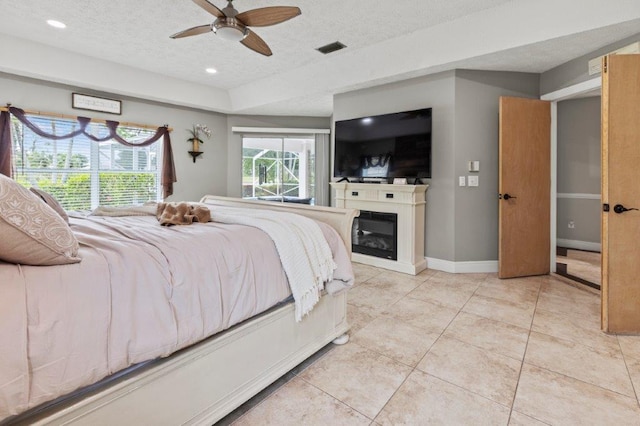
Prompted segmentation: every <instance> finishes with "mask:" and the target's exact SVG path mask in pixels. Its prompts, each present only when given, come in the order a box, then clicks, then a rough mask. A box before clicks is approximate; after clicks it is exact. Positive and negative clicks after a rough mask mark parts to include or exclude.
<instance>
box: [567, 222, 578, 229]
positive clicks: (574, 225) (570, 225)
mask: <svg viewBox="0 0 640 426" xmlns="http://www.w3.org/2000/svg"><path fill="white" fill-rule="evenodd" d="M568 226H569V229H574V228H575V227H576V224H575V222H574V221H572V220H570V221H569V225H568Z"/></svg>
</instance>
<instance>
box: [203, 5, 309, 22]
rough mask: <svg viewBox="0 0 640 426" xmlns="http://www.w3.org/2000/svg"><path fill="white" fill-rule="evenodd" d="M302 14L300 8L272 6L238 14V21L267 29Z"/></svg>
mask: <svg viewBox="0 0 640 426" xmlns="http://www.w3.org/2000/svg"><path fill="white" fill-rule="evenodd" d="M194 1H195V0H194ZM301 13H302V12H301V11H300V8H299V7H293V6H271V7H262V8H260V9H253V10H247V11H246V12H242V13H239V14H237V15H236V19H237V20H238V21H240V22H242V23H243V24H245V25H246V26H247V27H266V26H269V25H275V24H279V23H280V22H284V21H288V20H289V19H291V18H295V17H296V16H298V15H300V14H301Z"/></svg>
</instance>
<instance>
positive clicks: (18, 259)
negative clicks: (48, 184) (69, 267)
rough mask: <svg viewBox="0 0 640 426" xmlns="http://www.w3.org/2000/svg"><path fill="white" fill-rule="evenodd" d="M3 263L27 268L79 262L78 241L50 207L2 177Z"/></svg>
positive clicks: (0, 227) (0, 247)
mask: <svg viewBox="0 0 640 426" xmlns="http://www.w3.org/2000/svg"><path fill="white" fill-rule="evenodd" d="M0 235H2V238H0V259H1V260H4V261H6V262H11V263H20V264H24V265H61V264H66V263H76V262H80V260H81V259H80V258H79V257H78V240H77V239H76V237H75V235H73V232H71V229H70V228H69V226H68V225H67V224H66V222H65V221H64V220H62V218H61V217H60V216H59V215H58V213H56V212H55V211H54V210H53V209H52V208H51V207H49V206H48V205H47V204H45V203H43V202H42V201H41V200H40V199H39V198H38V197H36V196H35V195H33V194H32V193H31V192H29V190H28V189H27V188H25V187H23V186H22V185H20V184H18V183H17V182H15V181H14V180H13V179H11V178H8V177H7V176H4V175H2V174H0Z"/></svg>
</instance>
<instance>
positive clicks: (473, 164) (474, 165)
mask: <svg viewBox="0 0 640 426" xmlns="http://www.w3.org/2000/svg"><path fill="white" fill-rule="evenodd" d="M469 171H470V172H479V171H480V161H478V160H474V161H469Z"/></svg>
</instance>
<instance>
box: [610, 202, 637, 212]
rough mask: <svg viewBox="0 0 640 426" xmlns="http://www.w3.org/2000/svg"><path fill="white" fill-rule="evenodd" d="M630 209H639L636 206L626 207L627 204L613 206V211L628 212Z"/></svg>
mask: <svg viewBox="0 0 640 426" xmlns="http://www.w3.org/2000/svg"><path fill="white" fill-rule="evenodd" d="M629 210H638V209H636V208H633V207H631V208H626V207H625V206H623V205H622V204H616V205H615V206H613V211H614V212H616V213H618V214H620V213H624V212H628V211H629Z"/></svg>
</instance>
